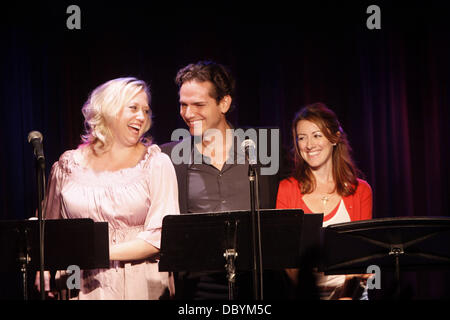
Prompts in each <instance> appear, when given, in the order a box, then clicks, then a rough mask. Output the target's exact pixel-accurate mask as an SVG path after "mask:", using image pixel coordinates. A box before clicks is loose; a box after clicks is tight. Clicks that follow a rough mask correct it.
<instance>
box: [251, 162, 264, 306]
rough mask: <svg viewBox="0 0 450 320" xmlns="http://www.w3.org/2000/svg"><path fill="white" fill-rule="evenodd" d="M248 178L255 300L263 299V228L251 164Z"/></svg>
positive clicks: (255, 177) (255, 178)
mask: <svg viewBox="0 0 450 320" xmlns="http://www.w3.org/2000/svg"><path fill="white" fill-rule="evenodd" d="M248 177H249V181H250V210H251V215H252V217H251V221H252V250H253V269H252V275H253V297H254V299H255V300H262V299H263V286H262V265H261V260H262V259H261V232H260V230H261V227H260V217H259V201H258V200H259V199H258V189H257V188H258V185H257V180H258V179H257V173H256V170H255V168H254V166H253V165H252V164H249V168H248Z"/></svg>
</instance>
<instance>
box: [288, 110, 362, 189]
mask: <svg viewBox="0 0 450 320" xmlns="http://www.w3.org/2000/svg"><path fill="white" fill-rule="evenodd" d="M300 120H308V121H311V122H313V123H314V124H316V125H317V126H318V127H319V129H320V131H322V133H323V134H324V136H325V137H326V138H327V139H328V140H329V141H330V142H331V143H333V144H336V145H335V146H334V147H333V154H332V163H333V179H334V181H335V183H336V186H335V188H336V189H335V190H336V191H337V193H338V194H339V195H340V196H342V197H346V196H349V195H352V194H354V193H355V191H356V188H357V186H358V180H357V178H358V177H361V176H362V172H361V171H360V170H359V169H358V168H357V167H356V165H355V163H354V161H353V159H352V157H351V152H352V149H351V147H350V144H349V142H348V140H347V135H346V134H345V132H344V130H343V129H342V127H341V125H340V123H339V120H338V118H337V116H336V114H335V113H334V112H333V111H332V110H331V109H329V108H328V107H327V106H326V105H325V104H323V103H321V102H318V103H314V104H311V105H307V106H306V107H304V108H302V109H301V110H300V111H299V112H297V113H296V115H295V117H294V120H293V121H292V137H293V142H294V148H293V150H292V151H293V156H294V172H293V176H294V178H296V179H297V181H298V182H299V187H300V191H301V192H302V193H303V194H307V193H311V192H313V191H314V189H315V188H316V179H315V178H314V175H313V173H312V170H311V167H310V166H309V165H308V163H307V162H306V161H305V160H304V159H303V158H302V156H301V154H300V149H299V147H298V143H297V123H298V122H299V121H300Z"/></svg>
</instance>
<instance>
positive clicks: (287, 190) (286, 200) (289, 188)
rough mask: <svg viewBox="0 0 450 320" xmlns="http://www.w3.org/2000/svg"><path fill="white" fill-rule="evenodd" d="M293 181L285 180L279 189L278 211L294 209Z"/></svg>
mask: <svg viewBox="0 0 450 320" xmlns="http://www.w3.org/2000/svg"><path fill="white" fill-rule="evenodd" d="M293 183H294V182H293V181H292V179H290V178H288V179H283V180H281V182H280V185H279V187H278V194H277V205H276V208H277V209H293V208H294V203H293V199H294V197H293V187H294V185H293Z"/></svg>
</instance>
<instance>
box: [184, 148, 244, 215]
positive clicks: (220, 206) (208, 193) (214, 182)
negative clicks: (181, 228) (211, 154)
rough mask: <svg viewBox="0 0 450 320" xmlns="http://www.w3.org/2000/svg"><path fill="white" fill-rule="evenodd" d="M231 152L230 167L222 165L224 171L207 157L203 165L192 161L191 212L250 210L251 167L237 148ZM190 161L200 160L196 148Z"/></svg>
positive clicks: (189, 189)
mask: <svg viewBox="0 0 450 320" xmlns="http://www.w3.org/2000/svg"><path fill="white" fill-rule="evenodd" d="M231 148H233V149H234V153H229V157H230V158H229V159H228V160H227V162H228V163H227V162H226V163H225V164H224V165H223V167H222V170H219V169H217V168H216V167H214V166H213V165H211V164H208V162H209V159H208V157H206V156H203V158H202V163H197V164H196V163H193V161H191V164H190V165H189V166H188V185H189V187H188V199H189V201H188V212H190V213H204V212H221V211H232V210H250V186H249V180H248V164H246V163H245V161H244V158H243V156H244V155H243V154H242V153H241V152H238V151H237V147H236V144H233V145H232V146H231ZM194 152H196V153H197V155H194ZM191 157H193V158H191V159H199V158H198V157H199V151H198V150H197V148H195V147H194V148H193V149H192V153H191ZM231 157H232V158H231ZM231 160H233V161H231ZM230 162H232V163H230Z"/></svg>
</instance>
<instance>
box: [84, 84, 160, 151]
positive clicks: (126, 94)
mask: <svg viewBox="0 0 450 320" xmlns="http://www.w3.org/2000/svg"><path fill="white" fill-rule="evenodd" d="M141 91H144V92H145V93H146V94H147V100H148V104H149V105H150V100H151V95H150V89H149V86H148V85H147V83H145V81H142V80H139V79H136V78H134V77H127V78H117V79H113V80H110V81H108V82H105V83H104V84H102V85H100V86H98V87H97V88H95V89H94V90H93V91H92V92H91V94H90V95H89V98H88V99H87V101H86V102H85V104H84V105H83V108H82V109H81V111H82V113H83V116H84V129H85V133H84V135H82V136H81V140H82V142H83V143H85V144H89V145H91V146H92V147H93V150H94V152H96V153H103V152H105V151H107V150H108V148H109V147H110V144H111V140H112V138H113V135H112V132H111V130H110V128H109V124H110V123H111V121H112V120H114V119H116V118H117V116H118V114H119V112H120V110H122V108H123V107H125V106H126V104H127V103H128V102H129V101H131V99H133V97H134V96H136V95H137V94H138V93H140V92H141ZM149 120H150V121H149V122H148V124H147V126H146V127H145V128H144V132H147V131H148V130H149V129H150V127H151V110H150V112H149ZM141 141H142V142H143V143H144V144H150V143H151V140H150V138H149V137H145V134H144V135H143V136H142V138H141Z"/></svg>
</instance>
